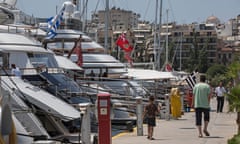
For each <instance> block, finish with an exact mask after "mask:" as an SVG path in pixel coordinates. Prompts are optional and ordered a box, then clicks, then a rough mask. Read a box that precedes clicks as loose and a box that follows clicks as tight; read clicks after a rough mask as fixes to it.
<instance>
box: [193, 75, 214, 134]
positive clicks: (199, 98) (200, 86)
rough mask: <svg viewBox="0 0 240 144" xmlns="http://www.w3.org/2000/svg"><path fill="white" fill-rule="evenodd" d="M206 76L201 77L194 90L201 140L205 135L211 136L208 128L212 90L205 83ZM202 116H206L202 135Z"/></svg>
mask: <svg viewBox="0 0 240 144" xmlns="http://www.w3.org/2000/svg"><path fill="white" fill-rule="evenodd" d="M205 81H206V76H205V75H201V76H200V82H199V83H197V84H196V85H195V86H194V88H193V102H192V104H193V107H194V108H195V119H196V126H197V128H198V132H199V135H198V137H199V138H202V137H203V133H204V134H205V135H206V136H210V134H209V132H208V130H207V128H208V123H209V120H210V99H211V89H210V86H209V85H208V84H207V83H205ZM202 114H204V127H203V133H202Z"/></svg>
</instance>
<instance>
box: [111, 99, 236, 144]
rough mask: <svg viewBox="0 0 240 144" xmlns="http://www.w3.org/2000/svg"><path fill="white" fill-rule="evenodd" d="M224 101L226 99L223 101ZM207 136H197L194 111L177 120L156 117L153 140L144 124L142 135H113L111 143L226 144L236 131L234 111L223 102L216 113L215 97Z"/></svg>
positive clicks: (130, 133) (127, 133)
mask: <svg viewBox="0 0 240 144" xmlns="http://www.w3.org/2000/svg"><path fill="white" fill-rule="evenodd" d="M225 102H226V101H225ZM211 109H212V110H211V113H210V123H209V127H208V131H209V133H210V136H209V137H206V136H204V137H203V138H198V131H197V128H196V126H195V113H194V112H188V113H184V115H182V117H181V118H180V119H178V120H173V119H171V120H168V121H167V120H164V119H158V120H157V126H156V127H155V129H154V130H155V131H154V138H155V140H148V139H147V138H146V137H147V136H146V135H147V125H144V126H143V128H144V136H137V131H136V129H135V130H134V132H126V133H122V134H119V135H117V136H114V137H113V138H112V144H227V140H228V139H229V138H231V137H232V136H233V135H234V134H236V133H237V125H236V116H237V115H236V113H228V112H227V111H228V105H227V103H225V106H224V112H223V113H216V98H213V99H212V101H211Z"/></svg>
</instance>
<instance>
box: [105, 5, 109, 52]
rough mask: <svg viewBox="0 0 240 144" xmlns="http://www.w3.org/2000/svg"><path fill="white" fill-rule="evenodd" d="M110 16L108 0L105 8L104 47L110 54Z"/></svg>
mask: <svg viewBox="0 0 240 144" xmlns="http://www.w3.org/2000/svg"><path fill="white" fill-rule="evenodd" d="M108 15H109V0H106V8H105V39H104V47H105V49H106V52H107V53H108V22H109V20H108V18H109V17H108Z"/></svg>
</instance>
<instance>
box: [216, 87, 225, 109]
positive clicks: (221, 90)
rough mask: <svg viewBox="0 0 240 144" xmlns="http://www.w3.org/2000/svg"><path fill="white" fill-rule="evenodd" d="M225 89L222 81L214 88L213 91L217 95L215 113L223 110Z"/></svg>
mask: <svg viewBox="0 0 240 144" xmlns="http://www.w3.org/2000/svg"><path fill="white" fill-rule="evenodd" d="M226 92H227V91H226V89H225V88H224V87H223V84H222V82H220V83H219V85H218V87H216V89H215V93H216V95H217V113H218V112H223V106H224V94H225V93H226Z"/></svg>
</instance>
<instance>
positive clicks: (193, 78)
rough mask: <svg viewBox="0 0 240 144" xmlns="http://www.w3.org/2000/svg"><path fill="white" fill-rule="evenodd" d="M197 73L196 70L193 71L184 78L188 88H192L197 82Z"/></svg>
mask: <svg viewBox="0 0 240 144" xmlns="http://www.w3.org/2000/svg"><path fill="white" fill-rule="evenodd" d="M197 73H198V72H196V71H195V72H193V73H191V74H190V75H189V76H188V77H187V78H186V79H185V80H186V82H187V84H188V86H189V87H190V89H193V88H194V86H195V84H196V83H197Z"/></svg>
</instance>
